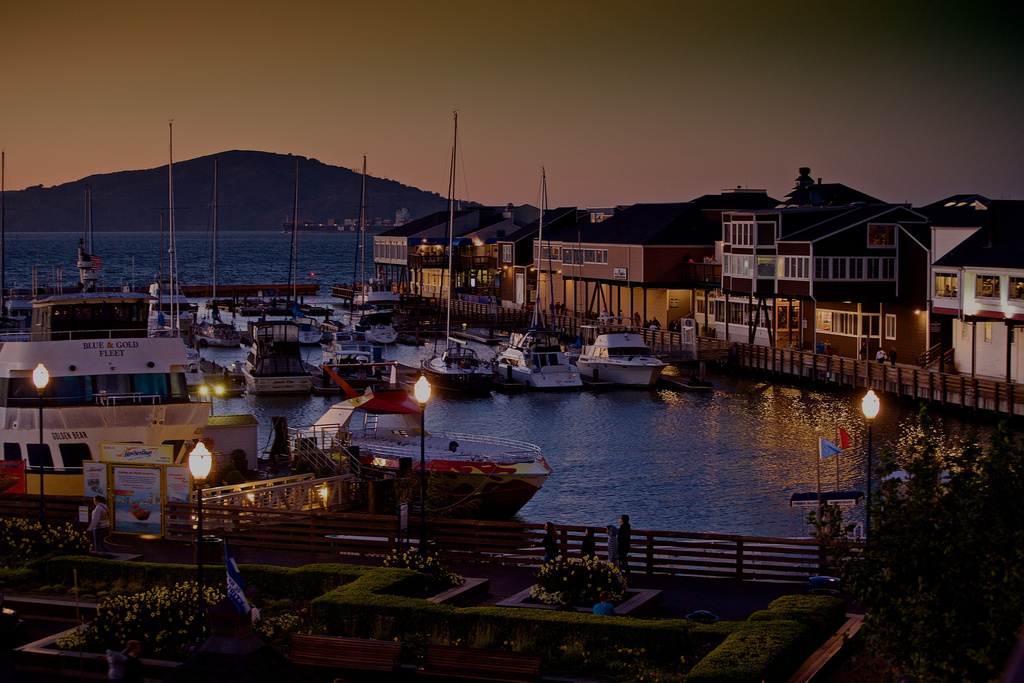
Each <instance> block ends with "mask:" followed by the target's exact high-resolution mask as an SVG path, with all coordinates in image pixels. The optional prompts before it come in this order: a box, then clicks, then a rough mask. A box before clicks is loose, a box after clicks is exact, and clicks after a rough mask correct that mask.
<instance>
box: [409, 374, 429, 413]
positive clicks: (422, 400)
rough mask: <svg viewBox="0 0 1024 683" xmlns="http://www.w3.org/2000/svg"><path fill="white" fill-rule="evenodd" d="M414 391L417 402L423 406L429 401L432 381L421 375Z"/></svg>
mask: <svg viewBox="0 0 1024 683" xmlns="http://www.w3.org/2000/svg"><path fill="white" fill-rule="evenodd" d="M412 391H413V394H415V395H416V402H417V403H419V404H420V405H421V406H425V405H426V404H427V401H429V400H430V382H428V381H427V378H426V377H424V376H423V375H420V378H419V379H418V380H416V384H415V385H414V386H413V390H412Z"/></svg>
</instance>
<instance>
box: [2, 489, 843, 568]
mask: <svg viewBox="0 0 1024 683" xmlns="http://www.w3.org/2000/svg"><path fill="white" fill-rule="evenodd" d="M332 479H336V480H337V486H338V487H339V488H340V487H344V486H345V484H346V481H347V480H346V478H345V477H338V478H332ZM323 481H324V480H312V479H308V480H303V481H301V482H297V484H306V485H307V489H310V490H312V491H314V494H309V493H307V496H308V498H307V499H306V501H307V502H308V506H307V507H306V509H305V510H301V511H300V510H293V509H288V508H287V507H286V506H285V505H274V506H271V505H259V504H255V503H254V502H253V501H250V500H249V499H248V498H247V493H254V494H255V495H256V496H259V495H260V488H259V487H258V482H249V484H241V485H238V487H221V488H222V489H235V490H234V491H229V492H226V493H225V494H224V495H223V496H210V495H209V493H210V492H211V491H217V489H210V490H208V491H207V492H205V493H206V494H207V495H204V498H203V501H204V505H203V517H204V521H203V524H204V528H205V529H209V530H211V531H212V532H213V533H216V534H217V535H218V536H220V537H222V538H225V539H227V540H228V541H230V543H231V545H240V546H248V547H253V548H265V549H267V550H283V551H290V552H294V553H304V554H308V557H309V561H310V562H316V561H330V560H334V559H337V558H338V556H339V555H341V556H345V555H351V556H354V555H385V554H387V553H389V552H390V551H391V549H392V548H396V547H399V544H400V542H401V540H402V539H400V537H399V533H398V519H397V517H396V516H394V515H366V514H357V513H342V512H333V511H332V509H334V505H335V502H334V500H333V499H332V498H331V495H328V496H327V497H326V498H325V497H323V496H321V495H320V494H319V490H320V487H322V486H323ZM249 485H252V489H251V490H250V491H248V492H246V491H245V490H243V489H242V487H246V486H249ZM231 496H235V497H236V499H237V497H238V496H242V497H243V500H242V504H241V505H228V504H223V503H224V501H227V500H230V499H231ZM260 500H261V499H260V498H258V497H257V498H256V501H255V502H259V501H260ZM85 504H86V499H85V498H83V497H77V496H47V499H46V513H47V519H48V520H50V521H51V522H64V521H69V522H77V519H78V508H79V506H81V505H85ZM37 513H38V497H37V496H35V495H28V494H13V495H11V494H5V495H4V496H2V497H0V517H22V518H26V519H35V517H36V515H37ZM195 516H196V508H195V505H193V504H191V503H168V504H167V505H166V506H165V526H164V529H165V533H164V535H165V537H166V538H168V539H170V540H177V541H182V542H187V543H191V542H192V541H193V540H194V538H195V534H196V527H195ZM586 530H587V527H583V526H558V527H556V541H557V543H558V548H559V552H560V553H561V554H562V555H565V556H569V557H578V556H579V555H580V550H581V543H582V541H583V536H584V534H585V532H586ZM543 535H544V527H543V525H541V524H521V523H518V522H486V521H478V520H454V519H428V520H427V536H428V539H429V541H430V543H431V546H432V548H433V550H434V551H436V552H437V553H438V554H439V555H440V556H441V557H442V558H443V559H445V560H446V561H449V562H475V563H481V564H498V565H509V564H511V565H519V566H524V567H539V566H540V565H541V563H542V561H543V557H544V550H543V549H542V548H541V539H542V537H543ZM403 536H404V540H405V542H406V543H408V540H409V539H410V538H412V539H415V538H418V537H419V520H418V518H417V517H415V516H412V517H410V519H409V528H408V530H407V531H406V532H405V533H404V534H403ZM595 539H596V549H597V553H598V556H599V557H602V558H604V557H606V556H607V555H606V552H607V551H606V548H607V545H608V534H607V532H606V530H605V529H603V528H596V529H595ZM851 547H852V548H853V550H854V551H855V552H859V551H860V549H861V548H862V547H863V546H862V544H861V543H859V542H852V543H851ZM341 559H343V558H341ZM629 565H630V567H631V569H632V571H633V572H635V573H637V574H647V575H670V576H696V577H713V578H734V579H744V580H759V581H764V580H769V581H783V582H796V583H802V582H805V581H806V580H807V577H808V576H813V575H816V574H820V573H822V572H827V571H829V569H828V567H827V566H826V564H825V555H824V552H823V550H822V549H821V548H820V547H819V545H818V544H817V542H816V541H814V540H813V539H810V538H805V539H783V538H767V537H760V536H738V535H729V534H700V533H684V532H675V531H656V530H645V529H633V532H632V545H631V550H630V554H629Z"/></svg>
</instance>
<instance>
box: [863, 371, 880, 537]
mask: <svg viewBox="0 0 1024 683" xmlns="http://www.w3.org/2000/svg"><path fill="white" fill-rule="evenodd" d="M880 407H881V406H880V404H879V401H878V396H876V395H875V392H874V391H872V390H871V389H868V393H866V394H864V398H862V399H861V401H860V409H861V412H863V413H864V418H865V419H866V420H867V422H868V495H867V503H866V505H867V507H865V508H864V539H865V543H870V542H871V469H872V468H871V421H872V420H874V419H875V416H877V415H878V409H879V408H880Z"/></svg>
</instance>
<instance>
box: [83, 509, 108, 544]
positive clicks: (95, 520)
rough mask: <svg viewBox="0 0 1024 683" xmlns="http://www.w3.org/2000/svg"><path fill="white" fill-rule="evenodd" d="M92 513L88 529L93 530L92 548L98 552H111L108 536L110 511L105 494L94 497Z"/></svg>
mask: <svg viewBox="0 0 1024 683" xmlns="http://www.w3.org/2000/svg"><path fill="white" fill-rule="evenodd" d="M92 502H93V508H92V514H91V515H90V516H89V526H87V527H86V528H85V530H86V531H90V532H92V549H93V552H97V553H109V552H110V548H108V547H107V542H106V540H105V539H106V536H107V532H108V531H109V530H110V511H109V510H108V509H107V499H106V498H104V497H103V496H94V497H93V499H92Z"/></svg>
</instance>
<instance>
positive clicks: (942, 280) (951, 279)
mask: <svg viewBox="0 0 1024 683" xmlns="http://www.w3.org/2000/svg"><path fill="white" fill-rule="evenodd" d="M935 296H944V297H956V273H935Z"/></svg>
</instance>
